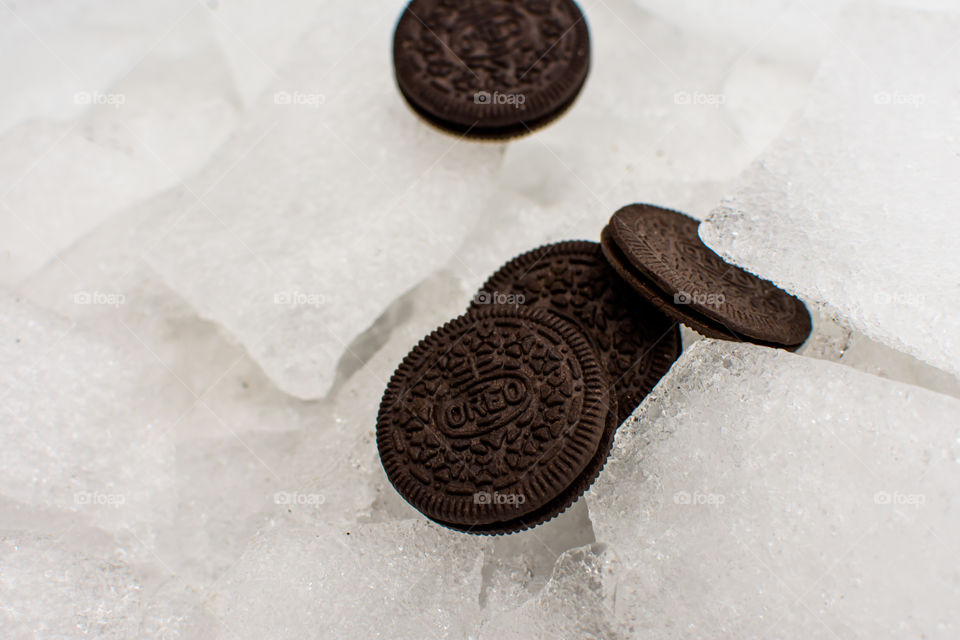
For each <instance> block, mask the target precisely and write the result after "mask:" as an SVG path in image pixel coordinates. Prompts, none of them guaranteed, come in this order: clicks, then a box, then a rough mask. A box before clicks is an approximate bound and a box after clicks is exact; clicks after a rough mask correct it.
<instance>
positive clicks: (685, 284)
mask: <svg viewBox="0 0 960 640" xmlns="http://www.w3.org/2000/svg"><path fill="white" fill-rule="evenodd" d="M699 225H700V223H699V222H697V221H696V220H694V219H693V218H691V217H689V216H686V215H684V214H682V213H679V212H677V211H671V210H669V209H663V208H661V207H655V206H652V205H646V204H634V205H630V206H627V207H624V208H622V209H620V210H619V211H617V212H616V213H615V214H614V215H613V217H612V218H611V219H610V224H609V225H607V227H606V228H605V229H604V230H603V233H602V236H601V245H602V247H603V253H604V255H605V256H606V258H607V260H608V261H609V263H610V264H611V266H613V268H614V269H615V270H616V271H617V273H618V274H620V276H621V277H623V278H624V280H626V281H627V282H628V283H629V284H630V285H631V286H632V287H633V288H634V289H635V290H636V291H637V292H638V293H640V295H642V296H643V297H645V298H646V299H647V300H649V301H650V302H652V303H653V304H654V305H656V306H657V307H658V308H660V309H661V310H663V311H664V312H665V313H666V314H668V315H669V316H671V317H673V318H675V319H677V320H678V321H680V322H683V323H684V324H686V325H688V326H689V327H691V328H692V329H694V330H695V331H697V332H698V333H700V334H702V335H704V336H706V337H710V338H720V339H725V340H736V341H741V342H754V343H757V344H761V345H766V346H771V347H779V348H784V349H788V350H795V349H797V348H799V347H800V346H801V345H802V344H803V343H804V341H805V340H806V339H807V337H808V336H809V335H810V330H811V322H810V314H809V312H808V311H807V308H806V307H805V306H804V305H803V303H802V302H801V301H800V300H798V299H797V298H795V297H793V296H791V295H790V294H788V293H787V292H785V291H783V290H781V289H779V288H777V287H776V286H775V285H774V284H772V283H771V282H769V281H767V280H762V279H760V278H758V277H756V276H754V275H753V274H751V273H748V272H746V271H744V270H743V269H740V268H739V267H737V266H734V265H731V264H728V263H726V262H724V261H723V259H722V258H721V257H720V256H718V255H717V254H716V253H714V252H713V251H712V250H711V249H710V248H709V247H707V246H706V245H705V244H703V242H702V241H701V240H700V236H699V235H698V233H697V229H698V227H699Z"/></svg>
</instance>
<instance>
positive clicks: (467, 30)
mask: <svg viewBox="0 0 960 640" xmlns="http://www.w3.org/2000/svg"><path fill="white" fill-rule="evenodd" d="M393 62H394V69H395V73H396V80H397V84H398V86H399V88H400V92H401V93H402V94H403V96H404V97H405V98H406V100H407V102H408V103H409V104H410V106H411V107H413V109H414V110H415V111H416V112H417V113H419V114H420V115H421V116H423V117H424V118H425V119H427V120H428V121H429V122H431V123H433V124H434V125H436V126H438V127H441V128H443V129H445V130H447V131H451V132H454V133H458V134H461V135H465V136H471V137H477V138H504V137H511V136H516V135H522V134H525V133H527V132H528V131H531V130H533V129H536V128H537V127H540V126H543V125H545V124H547V123H548V122H550V121H551V120H553V119H554V118H556V117H557V116H559V115H560V114H562V113H563V112H564V111H565V110H566V109H567V108H568V107H569V106H570V105H571V104H572V103H573V101H574V100H575V99H576V97H577V95H578V94H579V93H580V89H581V88H582V87H583V84H584V82H585V81H586V78H587V73H588V71H589V68H590V34H589V31H588V29H587V24H586V21H585V20H584V17H583V14H582V13H581V12H580V9H579V8H578V7H577V5H576V4H575V3H574V2H573V1H572V0H473V1H471V2H452V1H450V0H413V1H412V2H410V4H409V5H407V7H406V9H405V10H404V12H403V14H402V15H401V17H400V20H399V22H398V23H397V28H396V32H395V34H394V43H393Z"/></svg>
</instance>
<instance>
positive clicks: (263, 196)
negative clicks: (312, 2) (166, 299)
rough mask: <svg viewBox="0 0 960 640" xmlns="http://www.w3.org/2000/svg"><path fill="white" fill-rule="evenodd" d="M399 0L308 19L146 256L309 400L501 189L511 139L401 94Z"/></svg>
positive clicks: (172, 209) (174, 205)
mask: <svg viewBox="0 0 960 640" xmlns="http://www.w3.org/2000/svg"><path fill="white" fill-rule="evenodd" d="M338 6H339V5H335V4H331V5H329V9H330V10H331V11H334V10H336V7H338ZM400 6H401V5H400V3H398V2H395V1H393V0H381V1H379V2H365V3H362V4H360V5H350V6H346V5H343V6H342V7H341V8H340V9H338V10H336V11H335V13H331V14H329V15H327V16H325V17H324V19H323V20H322V21H321V22H319V23H318V24H316V25H315V26H314V27H313V28H311V30H310V31H309V33H308V34H307V35H306V36H305V37H304V39H303V40H302V41H301V43H300V45H298V47H297V48H296V49H295V51H294V52H293V53H292V54H291V56H290V58H289V60H288V63H287V64H286V65H285V66H284V67H283V68H282V69H281V70H280V72H279V73H280V77H279V78H278V79H276V80H275V81H274V82H273V83H272V85H271V88H270V89H268V90H267V94H266V96H265V98H264V100H263V101H262V102H261V104H260V105H259V106H258V107H257V108H255V109H254V110H253V111H252V113H251V114H250V115H249V117H247V118H246V119H245V120H244V122H243V123H242V125H241V129H240V132H239V133H238V134H237V135H236V136H235V137H234V138H233V139H232V140H231V141H230V142H228V143H227V144H226V145H225V147H224V148H223V149H221V151H220V152H219V153H218V154H217V155H216V157H215V159H214V160H213V161H212V163H211V164H210V166H209V167H208V168H207V169H206V170H205V171H204V172H203V173H202V175H200V176H199V177H198V178H197V180H194V181H191V186H190V187H189V191H181V192H180V193H179V194H178V195H179V197H180V199H179V200H178V195H173V196H170V197H169V199H168V210H167V211H166V212H164V214H162V215H160V216H159V217H158V219H156V220H155V221H154V222H155V224H154V226H153V229H154V232H155V237H156V239H157V241H156V244H155V245H154V246H153V247H152V248H151V250H150V251H149V254H148V255H149V259H150V262H151V264H153V265H154V266H155V267H156V268H157V269H158V270H159V271H160V273H161V274H162V275H163V277H164V279H165V280H166V281H167V282H168V283H169V284H170V286H171V287H172V288H173V289H174V290H175V291H177V292H178V293H180V294H182V295H184V296H185V297H186V298H187V299H188V300H189V301H190V302H191V304H193V305H194V307H196V308H197V309H198V310H199V311H200V312H201V314H202V315H203V316H205V317H208V318H211V319H214V320H215V321H216V322H218V323H219V324H221V325H222V326H224V327H225V328H226V329H227V331H228V332H229V333H230V334H231V335H232V336H233V337H234V338H236V339H237V340H239V341H240V342H241V343H243V345H244V346H245V347H246V348H247V350H248V351H249V352H250V354H251V355H252V356H253V358H254V359H255V360H256V361H257V362H258V363H260V364H261V366H262V367H263V368H264V370H265V371H266V372H267V373H268V375H269V376H270V377H271V379H273V380H274V381H275V382H276V383H277V384H278V386H280V387H281V388H282V389H283V390H285V391H287V392H288V393H291V394H293V395H296V396H298V397H302V398H316V397H321V396H323V395H325V394H326V393H327V392H328V391H329V389H330V387H331V385H332V383H333V382H334V379H335V372H336V365H337V362H338V361H339V360H340V358H341V356H342V355H343V354H344V353H346V352H347V348H348V347H349V345H350V344H351V342H352V341H353V340H354V339H355V338H356V337H357V336H358V335H360V334H361V333H362V332H363V331H365V330H366V329H367V328H368V327H370V325H371V324H372V323H373V322H374V320H375V319H376V318H377V317H378V316H379V315H380V314H381V313H382V312H383V311H384V309H386V308H387V306H388V305H389V304H390V303H391V302H392V301H393V300H394V299H396V298H397V297H398V296H399V295H401V294H402V293H404V292H405V291H407V290H409V289H411V288H412V287H413V286H414V285H416V284H417V283H418V282H420V281H421V280H422V279H423V278H425V277H426V276H428V275H429V274H430V273H431V272H433V271H434V270H435V269H437V268H439V267H441V266H443V265H444V264H445V263H446V262H447V261H448V260H450V258H451V257H452V256H453V255H454V252H455V251H456V250H457V248H458V247H459V245H460V242H461V240H462V239H463V238H464V237H465V236H466V233H467V232H468V231H469V230H470V229H471V228H472V226H473V224H474V223H475V221H476V220H477V216H478V215H479V213H480V211H481V206H482V203H483V202H484V201H485V199H486V196H487V194H489V193H490V192H491V191H492V190H493V189H492V186H493V177H494V174H495V171H496V169H497V168H498V166H499V162H500V156H501V152H502V145H482V144H479V145H478V144H476V143H472V142H466V141H464V140H462V139H459V138H456V137H450V136H446V135H443V134H441V133H438V132H437V131H435V130H433V129H432V128H431V127H430V126H428V125H426V124H425V123H424V122H423V121H421V120H420V119H419V118H418V117H417V116H416V115H415V114H414V113H413V112H412V111H411V110H410V109H409V108H408V107H407V106H406V105H405V103H404V101H403V98H402V97H401V96H400V94H399V92H398V91H397V89H396V87H395V83H394V80H393V77H392V65H391V61H390V48H389V46H387V44H388V43H389V42H390V41H391V36H392V29H393V24H394V20H395V18H396V16H397V12H398V11H399V9H400ZM357 34H361V35H360V36H359V39H358V35H357Z"/></svg>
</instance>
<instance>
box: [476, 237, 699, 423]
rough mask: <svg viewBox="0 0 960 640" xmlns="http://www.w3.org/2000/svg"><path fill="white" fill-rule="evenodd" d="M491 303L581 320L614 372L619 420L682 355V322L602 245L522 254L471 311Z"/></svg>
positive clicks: (560, 245) (609, 375)
mask: <svg viewBox="0 0 960 640" xmlns="http://www.w3.org/2000/svg"><path fill="white" fill-rule="evenodd" d="M491 304H507V305H513V306H524V307H528V308H538V309H544V310H546V311H549V312H550V313H553V314H556V315H558V316H560V317H561V318H563V319H564V320H566V321H568V322H571V323H573V324H575V325H577V326H578V327H579V328H580V329H581V330H582V331H583V333H584V335H585V336H586V337H587V338H588V339H589V340H590V342H591V344H592V346H593V348H594V350H595V351H596V352H597V355H598V356H599V358H600V362H601V364H602V365H603V367H604V368H605V370H606V373H607V378H608V379H609V380H610V383H611V388H612V395H613V396H614V397H615V398H616V400H617V406H618V415H617V424H618V425H619V424H620V423H622V422H623V421H624V420H625V419H626V418H627V417H628V416H629V415H630V414H631V413H632V412H633V410H634V409H635V408H636V407H637V405H638V404H640V402H641V401H642V400H643V398H645V397H646V395H647V394H648V393H649V392H650V390H651V389H653V387H654V386H655V385H656V384H657V382H658V381H659V380H660V378H662V377H663V375H664V374H665V373H666V372H667V371H668V370H669V369H670V366H671V365H672V364H673V363H674V361H675V360H676V359H677V358H678V357H680V352H681V342H680V328H679V327H678V325H677V323H676V322H675V321H673V320H672V319H671V318H669V317H667V316H666V315H664V314H663V313H662V312H661V311H660V310H658V309H657V308H656V307H654V306H653V305H651V304H650V303H648V302H646V301H645V300H644V299H643V298H641V297H640V296H638V295H637V294H636V292H634V291H633V290H632V289H631V288H630V287H629V286H627V285H626V284H625V283H624V282H623V281H622V280H621V278H620V277H619V276H618V275H617V273H616V272H615V271H614V270H613V268H611V267H610V265H609V264H608V263H607V261H606V259H604V256H603V250H602V249H601V247H600V244H598V243H596V242H588V241H567V242H558V243H556V244H550V245H546V246H543V247H539V248H537V249H534V250H532V251H528V252H527V253H524V254H522V255H520V256H518V257H516V258H514V259H513V260H511V261H510V262H508V263H507V264H505V265H504V266H503V267H501V268H500V269H499V270H498V271H497V272H496V273H495V274H493V276H491V277H490V279H489V280H487V282H486V283H485V284H484V285H483V287H482V288H481V289H480V291H479V292H478V293H477V294H476V295H475V296H474V299H473V302H472V303H471V305H470V310H471V311H476V310H480V309H483V308H486V307H487V306H489V305H491Z"/></svg>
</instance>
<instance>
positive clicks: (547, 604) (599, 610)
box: [480, 545, 616, 640]
mask: <svg viewBox="0 0 960 640" xmlns="http://www.w3.org/2000/svg"><path fill="white" fill-rule="evenodd" d="M611 565H612V566H616V559H615V558H614V557H613V555H612V554H610V553H608V552H605V551H604V549H603V547H602V545H591V546H585V547H579V548H576V549H571V550H570V551H567V552H565V553H564V554H563V555H561V556H560V558H559V559H558V560H557V563H556V566H555V567H554V569H553V575H552V576H551V577H550V581H549V582H548V583H547V584H546V585H545V586H544V588H543V589H542V590H541V591H540V593H538V594H537V595H536V596H535V597H534V598H531V599H530V600H528V601H527V602H525V603H524V604H522V605H521V606H520V607H517V608H516V609H512V610H510V611H507V612H505V613H503V614H501V615H499V616H497V617H495V618H493V619H492V620H490V621H488V622H487V623H485V624H484V625H483V627H482V629H481V633H480V638H481V639H482V640H502V639H508V638H516V639H517V640H526V639H528V638H583V639H585V640H587V639H589V640H594V639H595V640H609V639H610V638H614V637H615V636H616V631H615V629H614V628H613V626H612V624H611V622H610V621H611V619H612V616H611V612H610V610H609V608H608V601H609V594H606V593H605V591H604V575H605V574H607V573H608V572H609V571H610V569H609V567H610V566H611Z"/></svg>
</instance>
